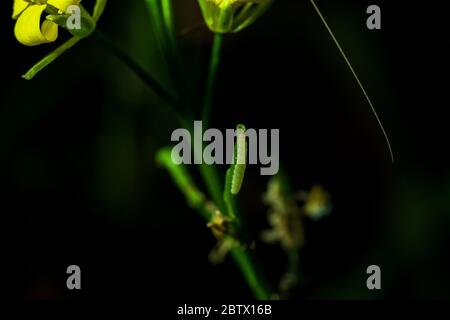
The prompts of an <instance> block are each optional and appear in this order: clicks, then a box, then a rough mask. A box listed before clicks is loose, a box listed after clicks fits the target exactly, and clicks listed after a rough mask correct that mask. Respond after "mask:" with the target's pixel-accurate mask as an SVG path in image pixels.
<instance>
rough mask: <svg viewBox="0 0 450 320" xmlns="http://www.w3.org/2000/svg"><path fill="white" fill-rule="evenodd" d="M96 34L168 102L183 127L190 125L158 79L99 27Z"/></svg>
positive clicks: (170, 109)
mask: <svg viewBox="0 0 450 320" xmlns="http://www.w3.org/2000/svg"><path fill="white" fill-rule="evenodd" d="M94 35H95V36H96V38H97V39H98V40H99V41H100V42H101V43H102V44H103V45H104V46H105V47H106V48H107V49H108V50H109V51H110V52H111V53H113V54H114V55H115V56H116V57H117V58H118V59H119V60H121V61H122V62H123V63H124V64H126V65H127V66H128V67H129V68H130V69H131V70H132V71H133V72H134V73H135V74H136V75H137V76H139V78H141V80H142V81H143V82H144V83H145V84H146V85H147V86H148V87H149V88H150V89H151V90H152V91H153V92H154V93H156V94H157V95H158V96H159V97H160V98H161V99H162V100H164V101H165V102H166V105H167V108H168V109H169V111H170V112H171V113H172V115H173V116H174V117H175V119H176V120H177V121H178V123H179V124H180V125H182V126H183V127H189V125H188V122H187V121H186V119H185V118H184V117H183V116H182V115H181V114H180V113H179V112H178V111H177V110H176V109H175V106H177V104H178V103H177V100H176V99H175V98H174V97H173V95H172V94H171V93H170V92H169V91H168V90H167V89H166V88H164V87H163V86H162V85H161V84H160V82H159V81H158V80H156V79H155V78H154V77H153V76H152V75H151V74H149V73H148V72H147V71H145V70H144V69H142V67H141V66H139V65H138V64H137V63H136V61H134V60H133V59H132V58H130V56H128V55H127V54H126V53H124V52H123V51H122V50H121V49H119V48H118V47H117V46H115V45H114V43H112V41H111V40H110V39H109V38H108V37H106V36H105V35H104V34H103V33H102V32H100V31H99V30H98V29H96V30H95V31H94Z"/></svg>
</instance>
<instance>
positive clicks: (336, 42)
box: [310, 0, 395, 163]
mask: <svg viewBox="0 0 450 320" xmlns="http://www.w3.org/2000/svg"><path fill="white" fill-rule="evenodd" d="M310 2H311V4H312V6H313V7H314V9H315V10H316V12H317V14H318V15H319V17H320V19H321V20H322V23H323V24H324V26H325V28H326V29H327V31H328V33H329V34H330V36H331V38H332V39H333V41H334V43H335V44H336V46H337V48H338V50H339V52H340V53H341V55H342V57H343V58H344V60H345V63H346V64H347V66H348V67H349V69H350V71H351V73H352V74H353V77H354V78H355V80H356V82H357V83H358V86H359V88H360V89H361V91H362V93H363V94H364V97H365V98H366V100H367V103H368V104H369V106H370V108H371V110H372V113H373V115H374V116H375V119H376V120H377V122H378V125H379V126H380V129H381V131H382V132H383V135H384V139H385V140H386V144H387V146H388V148H389V154H390V156H391V160H392V163H394V162H395V157H394V151H393V150H392V146H391V142H390V140H389V136H388V134H387V133H386V130H385V129H384V126H383V123H382V122H381V119H380V117H379V116H378V112H377V110H376V109H375V106H374V105H373V103H372V100H371V99H370V97H369V94H368V93H367V91H366V89H365V87H364V85H363V84H362V82H361V80H360V79H359V77H358V74H357V73H356V71H355V69H354V68H353V66H352V64H351V63H350V60H349V59H348V57H347V54H346V53H345V51H344V49H343V48H342V46H341V45H340V43H339V41H338V40H337V38H336V36H335V35H334V33H333V31H332V30H331V28H330V26H329V25H328V23H327V21H326V20H325V17H324V16H323V14H322V12H321V11H320V9H319V7H318V6H317V5H316V3H315V1H314V0H310Z"/></svg>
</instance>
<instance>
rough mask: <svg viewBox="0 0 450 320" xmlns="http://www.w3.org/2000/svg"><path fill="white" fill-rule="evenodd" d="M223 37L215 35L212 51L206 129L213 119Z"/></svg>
mask: <svg viewBox="0 0 450 320" xmlns="http://www.w3.org/2000/svg"><path fill="white" fill-rule="evenodd" d="M222 43H223V35H222V34H220V33H215V34H214V40H213V46H212V51H211V60H210V63H209V71H208V79H207V82H206V94H205V101H204V105H203V113H202V120H203V126H204V127H205V128H208V127H209V120H210V118H211V110H212V102H213V101H212V100H213V96H214V87H215V82H216V77H217V70H218V68H219V63H220V55H221V51H222Z"/></svg>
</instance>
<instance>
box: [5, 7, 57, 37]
mask: <svg viewBox="0 0 450 320" xmlns="http://www.w3.org/2000/svg"><path fill="white" fill-rule="evenodd" d="M46 7H47V5H45V4H42V5H32V6H29V7H28V8H26V9H25V11H23V12H22V14H21V15H20V16H19V18H18V19H17V22H16V26H15V28H14V34H15V35H16V38H17V41H19V42H20V43H22V44H24V45H26V46H36V45H38V44H42V43H48V42H52V41H55V40H56V38H57V37H58V25H57V24H56V23H54V22H51V21H44V22H43V23H42V29H41V14H42V12H43V11H44V10H45V8H46Z"/></svg>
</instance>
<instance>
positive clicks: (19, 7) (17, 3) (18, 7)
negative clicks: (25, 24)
mask: <svg viewBox="0 0 450 320" xmlns="http://www.w3.org/2000/svg"><path fill="white" fill-rule="evenodd" d="M29 5H30V3H29V2H28V1H25V0H14V4H13V14H12V18H13V19H17V17H18V16H19V15H20V14H21V13H22V12H23V10H25V9H26V8H27V7H28V6H29Z"/></svg>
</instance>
